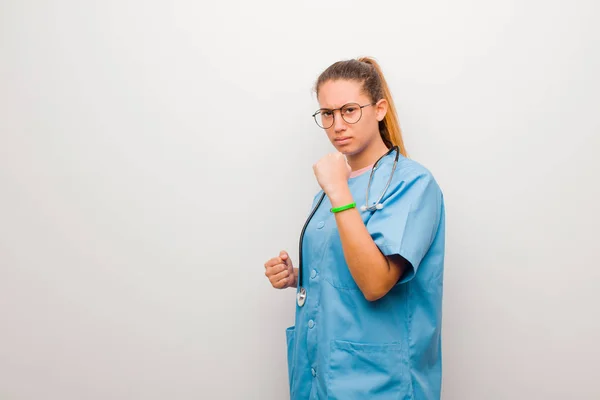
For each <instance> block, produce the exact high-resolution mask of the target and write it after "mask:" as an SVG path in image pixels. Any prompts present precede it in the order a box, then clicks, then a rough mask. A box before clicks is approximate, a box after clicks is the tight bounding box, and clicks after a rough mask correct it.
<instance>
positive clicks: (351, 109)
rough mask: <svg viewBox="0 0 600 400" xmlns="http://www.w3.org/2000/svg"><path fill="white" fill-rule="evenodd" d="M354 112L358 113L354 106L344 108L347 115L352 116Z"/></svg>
mask: <svg viewBox="0 0 600 400" xmlns="http://www.w3.org/2000/svg"><path fill="white" fill-rule="evenodd" d="M354 111H356V107H354V106H351V107H346V108H344V112H345V113H346V114H352V113H353V112H354Z"/></svg>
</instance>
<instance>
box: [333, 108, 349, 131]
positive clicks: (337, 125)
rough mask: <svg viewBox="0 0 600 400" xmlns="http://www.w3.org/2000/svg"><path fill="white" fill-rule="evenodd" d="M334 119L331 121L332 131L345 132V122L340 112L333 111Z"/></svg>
mask: <svg viewBox="0 0 600 400" xmlns="http://www.w3.org/2000/svg"><path fill="white" fill-rule="evenodd" d="M334 115H335V117H334V119H333V129H334V131H335V132H341V131H344V130H346V121H344V119H343V118H342V112H341V111H340V110H336V111H335V114H334Z"/></svg>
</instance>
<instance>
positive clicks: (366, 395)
mask: <svg viewBox="0 0 600 400" xmlns="http://www.w3.org/2000/svg"><path fill="white" fill-rule="evenodd" d="M404 354H405V352H404V345H403V344H401V343H384V344H366V343H355V342H347V341H340V340H334V341H332V342H331V358H330V365H329V374H328V379H329V384H328V389H327V398H328V399H337V400H354V399H357V400H358V399H369V400H383V399H390V400H391V399H411V398H412V396H411V391H410V387H411V385H410V375H409V374H408V373H407V364H406V358H405V356H404Z"/></svg>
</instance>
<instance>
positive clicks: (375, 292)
mask: <svg viewBox="0 0 600 400" xmlns="http://www.w3.org/2000/svg"><path fill="white" fill-rule="evenodd" d="M361 291H362V294H363V296H364V297H365V299H366V300H367V301H369V302H373V301H377V300H379V299H381V298H382V297H383V296H385V295H386V294H387V292H388V290H385V289H383V288H365V289H363V290H361Z"/></svg>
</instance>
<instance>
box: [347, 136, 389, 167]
mask: <svg viewBox="0 0 600 400" xmlns="http://www.w3.org/2000/svg"><path fill="white" fill-rule="evenodd" d="M387 151H388V148H387V147H386V145H385V144H384V143H383V140H381V139H379V140H376V141H374V142H373V143H371V144H370V145H369V146H367V147H366V148H365V149H363V150H362V151H360V152H358V153H356V154H352V155H348V157H347V159H348V164H350V168H352V171H356V170H359V169H362V168H365V167H368V166H369V165H373V164H375V161H377V160H378V159H379V157H381V156H382V155H384V154H385V153H387Z"/></svg>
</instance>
